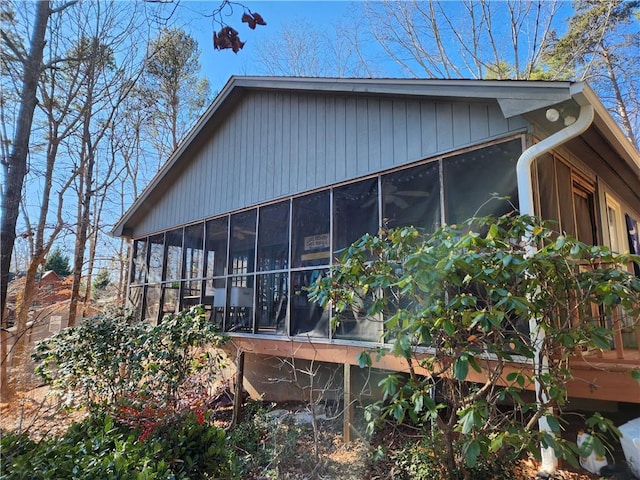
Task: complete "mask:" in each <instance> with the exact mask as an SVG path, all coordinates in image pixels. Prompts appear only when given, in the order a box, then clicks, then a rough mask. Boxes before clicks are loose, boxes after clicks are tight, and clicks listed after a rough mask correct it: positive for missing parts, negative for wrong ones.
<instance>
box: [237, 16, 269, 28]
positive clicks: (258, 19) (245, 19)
mask: <svg viewBox="0 0 640 480" xmlns="http://www.w3.org/2000/svg"><path fill="white" fill-rule="evenodd" d="M242 23H247V24H249V28H250V29H251V30H255V28H256V25H266V24H267V22H265V21H264V19H263V18H262V15H260V14H259V13H257V12H251V11H249V12H248V13H247V12H245V13H244V14H242Z"/></svg>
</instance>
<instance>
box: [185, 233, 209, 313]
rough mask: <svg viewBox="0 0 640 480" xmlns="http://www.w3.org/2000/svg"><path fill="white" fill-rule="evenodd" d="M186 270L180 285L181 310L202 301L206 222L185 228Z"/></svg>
mask: <svg viewBox="0 0 640 480" xmlns="http://www.w3.org/2000/svg"><path fill="white" fill-rule="evenodd" d="M183 253H184V258H183V260H182V265H183V268H184V272H183V274H182V278H183V279H185V281H183V282H182V285H181V287H180V295H181V297H180V310H184V309H186V308H189V307H192V306H194V305H198V304H199V303H201V302H202V300H201V293H202V278H203V276H204V275H203V264H204V223H198V224H195V225H190V226H188V227H185V229H184V251H183Z"/></svg>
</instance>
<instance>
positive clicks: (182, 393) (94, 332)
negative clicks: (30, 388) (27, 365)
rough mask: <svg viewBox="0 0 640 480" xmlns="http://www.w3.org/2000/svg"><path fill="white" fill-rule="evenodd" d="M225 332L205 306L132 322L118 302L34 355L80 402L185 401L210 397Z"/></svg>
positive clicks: (178, 404)
mask: <svg viewBox="0 0 640 480" xmlns="http://www.w3.org/2000/svg"><path fill="white" fill-rule="evenodd" d="M226 339H227V337H226V336H223V335H221V334H220V333H219V332H218V330H217V329H216V327H215V326H214V325H213V324H212V323H211V322H208V321H206V318H205V315H204V311H203V309H202V308H201V307H193V308H192V309H190V310H188V311H183V312H180V313H178V314H175V315H167V316H165V317H164V318H163V320H162V322H161V323H160V324H159V325H150V324H148V323H143V322H137V323H133V322H132V321H131V318H130V317H129V316H128V314H127V312H126V311H123V310H118V311H114V312H111V313H109V314H105V315H101V316H98V317H95V318H92V319H89V320H87V321H86V322H85V323H84V324H83V325H81V326H78V327H76V328H69V329H65V330H63V331H62V332H60V333H59V334H57V335H55V336H53V337H52V338H50V339H47V340H44V341H43V342H40V343H39V344H38V345H37V347H36V349H35V353H34V354H33V359H34V360H35V361H36V363H37V367H36V373H38V374H39V375H40V376H41V377H42V378H43V379H44V381H45V382H46V383H47V384H49V385H51V386H52V387H53V388H55V389H58V390H60V391H62V392H65V393H71V394H74V395H75V396H76V399H77V401H78V403H79V404H80V405H81V406H88V407H95V406H97V405H100V406H103V407H104V406H107V407H113V406H117V405H119V404H123V403H124V404H126V405H135V406H137V407H139V408H144V406H145V405H148V404H149V403H152V404H154V405H158V404H165V405H166V406H167V407H168V408H182V409H184V408H185V403H189V402H192V403H197V402H198V401H202V400H203V399H206V396H205V394H206V392H207V389H208V388H209V386H210V384H211V381H212V380H214V379H215V378H216V375H219V372H220V368H221V367H223V366H224V357H223V356H222V354H221V353H220V351H219V350H217V349H216V347H218V346H220V345H222V344H223V343H224V342H225V341H226Z"/></svg>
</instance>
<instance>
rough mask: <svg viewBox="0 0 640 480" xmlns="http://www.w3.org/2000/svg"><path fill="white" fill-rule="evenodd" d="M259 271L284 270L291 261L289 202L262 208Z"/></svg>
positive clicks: (259, 229)
mask: <svg viewBox="0 0 640 480" xmlns="http://www.w3.org/2000/svg"><path fill="white" fill-rule="evenodd" d="M259 222H260V223H259V226H258V268H257V270H258V271H267V270H283V269H285V268H287V265H288V261H289V202H288V201H285V202H280V203H276V204H273V205H267V206H266V207H262V208H261V209H260V220H259Z"/></svg>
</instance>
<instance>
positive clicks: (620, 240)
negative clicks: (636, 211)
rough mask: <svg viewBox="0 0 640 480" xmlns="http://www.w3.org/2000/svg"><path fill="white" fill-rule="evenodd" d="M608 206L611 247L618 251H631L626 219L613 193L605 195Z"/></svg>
mask: <svg viewBox="0 0 640 480" xmlns="http://www.w3.org/2000/svg"><path fill="white" fill-rule="evenodd" d="M605 202H606V207H607V226H608V230H609V247H610V248H611V250H613V251H614V252H617V253H626V252H628V251H629V248H628V246H627V235H626V231H625V228H624V225H625V223H624V219H623V216H622V208H620V204H619V203H618V202H616V201H615V200H614V199H613V198H612V197H611V195H609V194H606V195H605Z"/></svg>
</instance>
